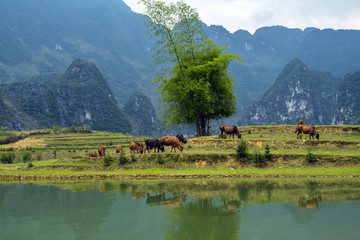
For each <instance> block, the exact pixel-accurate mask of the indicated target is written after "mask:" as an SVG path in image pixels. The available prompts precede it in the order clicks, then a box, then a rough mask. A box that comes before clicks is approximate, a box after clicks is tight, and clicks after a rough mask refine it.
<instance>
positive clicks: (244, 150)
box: [236, 140, 249, 159]
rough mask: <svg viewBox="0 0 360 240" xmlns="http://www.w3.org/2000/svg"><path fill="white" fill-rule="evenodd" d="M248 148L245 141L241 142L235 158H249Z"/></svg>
mask: <svg viewBox="0 0 360 240" xmlns="http://www.w3.org/2000/svg"><path fill="white" fill-rule="evenodd" d="M248 151H249V147H248V144H247V142H246V141H245V140H241V141H240V143H239V145H238V146H237V149H236V158H237V159H241V158H247V157H248V156H249V153H248Z"/></svg>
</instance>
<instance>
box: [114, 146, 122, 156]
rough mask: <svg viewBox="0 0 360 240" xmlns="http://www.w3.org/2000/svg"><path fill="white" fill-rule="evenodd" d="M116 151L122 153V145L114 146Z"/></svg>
mask: <svg viewBox="0 0 360 240" xmlns="http://www.w3.org/2000/svg"><path fill="white" fill-rule="evenodd" d="M116 153H120V154H121V153H123V148H122V146H116Z"/></svg>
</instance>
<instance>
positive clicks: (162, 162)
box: [156, 154, 165, 165]
mask: <svg viewBox="0 0 360 240" xmlns="http://www.w3.org/2000/svg"><path fill="white" fill-rule="evenodd" d="M156 163H157V164H161V165H162V164H164V163H165V160H164V156H163V155H161V154H159V155H157V160H156Z"/></svg>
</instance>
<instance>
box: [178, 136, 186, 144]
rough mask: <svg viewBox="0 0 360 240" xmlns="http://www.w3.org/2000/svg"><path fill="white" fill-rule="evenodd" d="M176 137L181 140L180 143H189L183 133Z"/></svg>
mask: <svg viewBox="0 0 360 240" xmlns="http://www.w3.org/2000/svg"><path fill="white" fill-rule="evenodd" d="M176 137H177V138H178V139H179V141H180V142H182V143H184V144H185V143H187V139H186V138H185V137H184V136H183V135H182V134H181V133H179V134H178V135H176Z"/></svg>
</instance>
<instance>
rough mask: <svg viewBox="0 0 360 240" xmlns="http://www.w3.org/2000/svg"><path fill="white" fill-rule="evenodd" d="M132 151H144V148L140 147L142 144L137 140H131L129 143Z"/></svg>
mask: <svg viewBox="0 0 360 240" xmlns="http://www.w3.org/2000/svg"><path fill="white" fill-rule="evenodd" d="M129 148H130V152H131V151H134V152H137V153H143V150H142V149H141V148H140V146H139V145H138V144H137V143H136V142H131V143H130V144H129Z"/></svg>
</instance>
